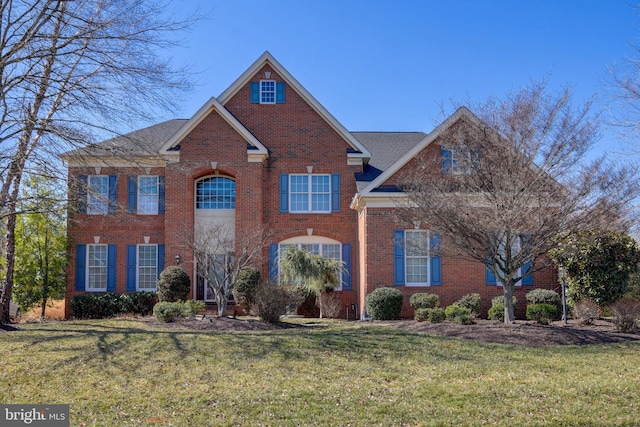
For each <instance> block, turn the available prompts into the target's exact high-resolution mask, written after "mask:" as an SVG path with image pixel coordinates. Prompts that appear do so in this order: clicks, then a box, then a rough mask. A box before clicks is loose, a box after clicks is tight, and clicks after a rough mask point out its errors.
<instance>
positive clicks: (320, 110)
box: [218, 52, 371, 162]
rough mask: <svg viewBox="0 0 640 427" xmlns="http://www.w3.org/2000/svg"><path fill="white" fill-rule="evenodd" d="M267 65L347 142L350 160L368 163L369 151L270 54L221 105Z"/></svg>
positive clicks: (225, 94) (223, 97)
mask: <svg viewBox="0 0 640 427" xmlns="http://www.w3.org/2000/svg"><path fill="white" fill-rule="evenodd" d="M266 64H268V65H269V66H271V67H272V68H273V70H274V71H275V72H276V73H277V74H278V75H279V76H280V77H281V78H282V79H284V81H285V82H286V83H287V85H288V86H289V87H290V88H291V89H293V90H294V91H295V92H296V93H297V94H298V95H299V96H300V97H301V98H302V99H304V101H305V102H306V103H307V104H308V105H309V106H311V108H312V109H313V110H314V111H315V112H316V113H317V114H318V115H320V116H321V117H322V119H323V120H325V121H326V122H327V123H328V124H329V126H331V127H332V128H333V130H335V131H336V132H337V133H338V135H340V136H341V137H342V139H344V140H345V142H346V143H347V144H348V145H349V147H350V148H351V152H349V153H348V158H351V159H363V160H365V162H366V161H368V159H369V158H370V157H371V153H370V152H369V150H368V149H367V148H366V147H365V146H364V145H363V144H362V143H361V142H360V141H358V139H357V138H355V137H354V136H353V135H352V134H351V133H350V132H349V131H347V129H346V128H345V127H344V126H343V125H342V124H341V123H340V122H338V120H336V118H335V117H333V115H331V113H329V111H327V110H326V109H325V108H324V107H323V106H322V105H321V104H320V103H319V102H318V101H317V100H316V99H315V98H314V97H313V96H312V95H311V94H310V93H309V92H308V91H307V90H306V89H305V88H304V87H303V86H302V85H301V84H300V83H299V82H298V81H297V80H296V79H295V78H294V77H293V76H292V75H291V74H290V73H289V72H288V71H287V70H286V69H285V68H284V67H283V66H282V65H281V64H280V63H279V62H278V61H276V59H275V58H274V57H273V56H272V55H271V54H270V53H269V52H265V53H263V54H262V55H261V56H260V57H259V58H258V59H257V60H256V61H255V62H254V63H253V64H252V65H251V66H250V67H249V68H248V69H247V70H246V71H245V72H244V73H242V74H241V75H240V77H238V78H237V79H236V81H234V82H233V83H232V84H231V86H229V87H228V88H227V89H226V90H225V91H224V92H222V94H221V95H220V96H219V97H218V101H219V103H220V104H221V105H223V106H224V105H225V104H226V103H227V102H228V101H229V100H230V99H231V98H232V97H233V96H234V95H235V94H236V93H237V92H238V91H239V90H240V89H241V88H242V87H244V86H245V85H246V84H247V83H248V82H249V81H250V80H251V78H253V76H255V74H256V73H257V72H259V71H260V70H261V69H262V68H263V67H264V66H265V65H266Z"/></svg>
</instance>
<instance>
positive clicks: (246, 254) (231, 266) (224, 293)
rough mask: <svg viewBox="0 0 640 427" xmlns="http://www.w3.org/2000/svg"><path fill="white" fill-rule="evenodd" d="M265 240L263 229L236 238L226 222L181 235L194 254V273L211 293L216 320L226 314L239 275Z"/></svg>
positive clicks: (266, 234) (259, 250)
mask: <svg viewBox="0 0 640 427" xmlns="http://www.w3.org/2000/svg"><path fill="white" fill-rule="evenodd" d="M268 237H269V234H268V233H267V232H266V228H264V229H257V230H253V231H251V232H245V233H243V234H240V235H238V236H236V235H234V230H233V228H232V227H230V226H229V224H226V223H212V224H208V225H201V226H198V227H196V229H195V231H194V233H193V236H190V235H184V236H183V240H184V241H185V242H186V243H187V245H188V246H189V248H190V249H191V251H192V252H193V255H194V258H195V263H196V273H197V274H198V276H200V277H201V278H202V279H204V280H205V283H206V286H207V291H208V292H209V293H211V294H213V297H214V300H215V302H216V305H217V309H218V313H217V315H218V317H222V316H224V315H225V312H226V310H227V304H228V302H229V298H231V296H232V295H233V291H234V289H235V286H236V283H237V282H238V278H239V277H240V272H241V271H242V270H243V269H244V268H246V267H249V266H250V265H251V264H252V263H253V262H255V261H256V258H258V257H259V256H260V254H261V252H262V250H263V248H265V247H266V246H267V238H268Z"/></svg>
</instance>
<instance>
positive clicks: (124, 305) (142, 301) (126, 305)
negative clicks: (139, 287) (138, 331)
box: [120, 292, 158, 316]
mask: <svg viewBox="0 0 640 427" xmlns="http://www.w3.org/2000/svg"><path fill="white" fill-rule="evenodd" d="M120 302H121V309H122V312H123V313H133V314H140V315H142V316H148V315H149V314H151V313H152V312H153V306H154V305H155V304H156V303H157V302H158V296H157V295H156V293H155V292H132V293H130V294H121V295H120Z"/></svg>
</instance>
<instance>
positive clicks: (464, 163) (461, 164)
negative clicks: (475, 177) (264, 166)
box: [441, 147, 480, 175]
mask: <svg viewBox="0 0 640 427" xmlns="http://www.w3.org/2000/svg"><path fill="white" fill-rule="evenodd" d="M441 154H442V173H450V174H454V175H461V174H464V175H469V174H470V173H471V172H472V171H473V167H474V165H475V166H477V165H478V162H479V161H480V151H479V150H470V149H468V148H466V147H449V148H445V147H442V150H441Z"/></svg>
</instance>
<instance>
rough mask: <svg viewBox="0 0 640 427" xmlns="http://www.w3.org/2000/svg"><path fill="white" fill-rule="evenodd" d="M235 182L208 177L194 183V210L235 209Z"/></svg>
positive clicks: (228, 179) (222, 178)
mask: <svg viewBox="0 0 640 427" xmlns="http://www.w3.org/2000/svg"><path fill="white" fill-rule="evenodd" d="M235 208H236V182H235V181H234V180H232V179H230V178H225V177H220V176H216V177H209V178H204V179H201V180H200V181H198V182H197V183H196V209H235Z"/></svg>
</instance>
